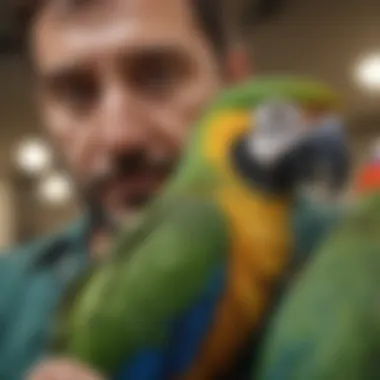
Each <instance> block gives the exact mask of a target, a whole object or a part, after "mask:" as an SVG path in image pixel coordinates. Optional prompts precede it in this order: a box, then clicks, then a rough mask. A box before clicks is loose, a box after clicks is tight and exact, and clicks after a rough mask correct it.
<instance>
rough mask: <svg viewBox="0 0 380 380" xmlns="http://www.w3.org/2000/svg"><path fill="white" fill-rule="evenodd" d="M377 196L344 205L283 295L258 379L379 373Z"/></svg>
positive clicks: (348, 379) (322, 379)
mask: <svg viewBox="0 0 380 380" xmlns="http://www.w3.org/2000/svg"><path fill="white" fill-rule="evenodd" d="M379 284H380V199H379V198H377V199H376V198H372V199H370V200H366V201H365V202H363V203H361V204H359V205H358V206H357V208H355V209H354V210H351V213H350V214H349V215H348V216H347V218H346V219H345V220H344V222H343V223H342V224H341V225H340V226H339V228H338V229H337V230H336V231H334V233H333V235H332V236H331V237H330V239H328V240H327V241H326V242H325V244H324V245H323V246H322V247H321V249H320V251H319V252H318V253H317V256H316V258H315V260H313V261H312V262H311V263H310V266H309V267H308V268H307V269H306V270H305V271H304V272H303V274H302V275H301V276H300V278H299V281H298V283H297V284H296V285H295V288H294V289H293V290H291V291H290V294H289V295H288V297H286V298H285V300H284V304H283V305H282V307H280V310H279V312H278V314H277V315H276V317H275V319H274V323H273V324H272V326H271V328H270V330H269V334H268V336H267V340H266V344H265V346H264V353H263V356H262V357H261V362H260V363H259V371H258V374H257V373H255V375H254V376H253V377H252V378H254V379H258V380H306V379H307V380H364V379H366V380H367V379H371V380H372V379H373V380H374V379H378V378H379V373H380V365H379V364H378V363H379V360H378V358H379V355H380V298H379Z"/></svg>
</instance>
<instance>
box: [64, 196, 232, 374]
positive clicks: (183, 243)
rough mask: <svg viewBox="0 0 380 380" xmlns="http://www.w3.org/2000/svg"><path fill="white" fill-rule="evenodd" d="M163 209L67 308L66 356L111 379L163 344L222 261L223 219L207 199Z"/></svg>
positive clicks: (224, 249)
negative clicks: (123, 366)
mask: <svg viewBox="0 0 380 380" xmlns="http://www.w3.org/2000/svg"><path fill="white" fill-rule="evenodd" d="M171 206H172V207H171V208H169V209H167V210H166V215H165V216H163V217H162V218H161V221H160V222H159V223H157V224H156V225H155V228H153V227H152V226H151V228H150V230H151V231H150V233H149V234H147V235H145V236H144V238H143V239H142V241H141V244H137V243H136V241H135V243H134V244H133V249H132V251H131V252H129V254H128V255H127V256H125V255H120V254H118V252H116V255H115V256H114V257H116V259H115V260H114V261H112V262H111V263H110V264H108V265H105V266H102V267H101V268H99V269H98V271H97V273H95V274H94V275H93V276H92V277H91V280H90V281H89V282H88V283H87V285H86V286H85V288H84V291H83V292H82V293H81V295H80V297H78V298H77V302H76V305H74V313H73V314H72V315H71V326H70V335H69V336H67V337H66V353H68V354H72V355H74V357H76V358H78V359H81V360H83V361H84V362H87V363H88V364H91V365H93V366H94V367H95V368H97V369H99V370H101V371H104V372H105V373H111V374H112V373H115V371H117V370H118V368H119V366H121V364H123V363H125V360H127V361H128V359H130V358H132V357H133V355H134V354H136V353H137V352H138V350H140V349H142V348H144V347H159V346H160V345H164V344H165V343H166V340H167V339H168V337H169V335H170V334H171V324H172V322H173V321H174V320H175V319H176V317H177V316H178V315H179V314H181V313H182V312H183V311H185V310H186V309H187V308H190V306H191V304H192V302H194V301H196V299H197V298H198V297H199V296H200V295H201V294H202V291H204V289H205V287H206V286H207V284H208V281H209V279H210V276H211V274H212V273H213V272H214V271H215V268H216V267H217V266H218V265H220V264H221V263H222V262H224V260H225V258H226V253H227V251H228V233H227V227H228V226H227V223H226V220H225V218H224V216H223V213H222V212H221V211H220V209H219V208H218V206H217V205H216V204H214V203H212V202H210V201H207V200H194V199H193V200H191V199H182V200H181V202H177V203H175V204H172V205H171ZM117 249H118V250H123V246H120V245H118V248H117Z"/></svg>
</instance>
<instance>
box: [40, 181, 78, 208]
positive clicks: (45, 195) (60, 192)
mask: <svg viewBox="0 0 380 380" xmlns="http://www.w3.org/2000/svg"><path fill="white" fill-rule="evenodd" d="M38 190H39V196H40V198H41V199H42V201H44V202H46V203H50V204H52V205H64V204H67V203H68V202H69V201H70V198H71V196H72V193H73V189H72V185H71V181H70V180H69V179H68V178H67V177H66V176H64V175H62V174H52V175H50V176H48V177H46V178H44V179H43V180H42V181H41V183H40V186H39V189H38Z"/></svg>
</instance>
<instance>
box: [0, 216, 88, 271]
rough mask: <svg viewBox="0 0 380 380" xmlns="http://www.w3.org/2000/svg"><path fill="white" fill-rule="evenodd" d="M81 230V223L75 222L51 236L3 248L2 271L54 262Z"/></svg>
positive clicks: (0, 264)
mask: <svg viewBox="0 0 380 380" xmlns="http://www.w3.org/2000/svg"><path fill="white" fill-rule="evenodd" d="M81 224H82V223H81ZM79 231H80V226H79V223H75V224H72V225H70V226H68V227H66V228H64V229H62V230H61V231H58V232H56V233H53V234H51V235H49V236H45V237H41V238H37V239H35V240H33V241H31V242H27V243H23V244H18V245H16V246H13V247H10V248H7V249H4V250H2V251H1V252H0V272H2V271H6V270H7V269H8V268H9V267H24V266H27V267H29V268H30V266H31V265H33V264H36V265H37V264H53V263H54V262H55V261H56V260H57V259H58V258H59V256H60V255H61V254H62V253H63V252H65V251H66V250H67V248H68V247H69V246H70V245H71V244H73V241H74V240H75V239H76V238H78V234H79Z"/></svg>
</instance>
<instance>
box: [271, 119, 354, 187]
mask: <svg viewBox="0 0 380 380" xmlns="http://www.w3.org/2000/svg"><path fill="white" fill-rule="evenodd" d="M311 127H312V128H311V130H310V133H306V134H305V135H304V136H303V137H301V138H300V140H299V141H298V142H297V143H296V144H295V145H294V146H293V148H292V149H290V150H289V152H288V154H287V155H285V156H284V157H283V158H282V159H281V160H280V162H279V164H280V166H283V169H282V170H286V171H289V176H290V177H289V179H288V180H289V181H290V182H291V183H293V185H295V186H296V187H297V186H299V187H302V186H305V185H306V188H312V187H313V186H314V187H315V186H317V187H319V188H321V189H323V190H324V191H325V192H327V193H330V194H339V193H340V191H341V190H342V189H343V188H344V186H345V185H346V184H347V182H348V178H349V175H350V168H351V157H350V152H349V147H348V141H347V137H346V134H345V126H344V124H343V122H342V121H341V120H339V119H338V118H333V117H325V118H322V119H321V120H320V121H319V122H318V123H316V124H315V125H312V126H311Z"/></svg>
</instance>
